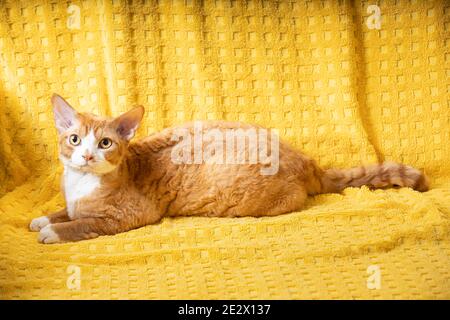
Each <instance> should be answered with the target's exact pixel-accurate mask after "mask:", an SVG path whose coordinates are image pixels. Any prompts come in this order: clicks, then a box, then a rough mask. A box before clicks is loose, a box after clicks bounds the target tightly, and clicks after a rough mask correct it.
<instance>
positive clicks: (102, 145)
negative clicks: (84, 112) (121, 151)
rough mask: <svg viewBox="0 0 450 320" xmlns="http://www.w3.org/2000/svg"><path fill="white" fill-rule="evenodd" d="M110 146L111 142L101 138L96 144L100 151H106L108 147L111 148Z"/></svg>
mask: <svg viewBox="0 0 450 320" xmlns="http://www.w3.org/2000/svg"><path fill="white" fill-rule="evenodd" d="M111 145H112V141H111V139H109V138H103V139H102V140H101V141H100V143H99V144H98V146H99V147H100V148H102V149H108V148H109V147H111Z"/></svg>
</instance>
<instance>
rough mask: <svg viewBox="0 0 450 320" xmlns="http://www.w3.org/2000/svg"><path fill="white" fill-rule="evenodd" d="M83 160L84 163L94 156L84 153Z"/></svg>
mask: <svg viewBox="0 0 450 320" xmlns="http://www.w3.org/2000/svg"><path fill="white" fill-rule="evenodd" d="M83 159H84V160H86V161H89V160H92V159H94V156H93V155H92V154H90V153H86V154H84V155H83Z"/></svg>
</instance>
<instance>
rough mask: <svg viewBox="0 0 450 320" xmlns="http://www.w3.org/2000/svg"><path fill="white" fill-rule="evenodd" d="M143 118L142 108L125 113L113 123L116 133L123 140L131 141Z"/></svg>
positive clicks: (138, 107)
mask: <svg viewBox="0 0 450 320" xmlns="http://www.w3.org/2000/svg"><path fill="white" fill-rule="evenodd" d="M143 116H144V107H143V106H137V107H135V108H133V109H131V110H130V111H127V112H125V113H124V114H122V115H120V116H119V117H117V118H116V119H114V121H113V123H114V125H115V126H116V130H117V133H118V134H119V135H120V136H121V137H122V138H123V139H125V140H128V141H129V140H131V139H132V138H133V137H134V134H135V133H136V130H137V128H138V127H139V123H140V122H141V120H142V117H143Z"/></svg>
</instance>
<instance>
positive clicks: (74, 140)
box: [69, 134, 81, 146]
mask: <svg viewBox="0 0 450 320" xmlns="http://www.w3.org/2000/svg"><path fill="white" fill-rule="evenodd" d="M69 142H70V144H71V145H73V146H77V145H79V144H80V142H81V139H80V137H79V136H77V135H76V134H72V135H71V136H70V137H69Z"/></svg>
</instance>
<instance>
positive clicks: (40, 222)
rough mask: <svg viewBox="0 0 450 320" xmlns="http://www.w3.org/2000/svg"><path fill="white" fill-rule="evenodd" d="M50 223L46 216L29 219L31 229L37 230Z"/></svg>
mask: <svg viewBox="0 0 450 320" xmlns="http://www.w3.org/2000/svg"><path fill="white" fill-rule="evenodd" d="M49 223H50V220H49V219H48V218H47V217H46V216H42V217H39V218H36V219H33V220H31V223H30V230H31V231H39V230H41V229H42V228H44V227H45V226H46V225H48V224H49Z"/></svg>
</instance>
